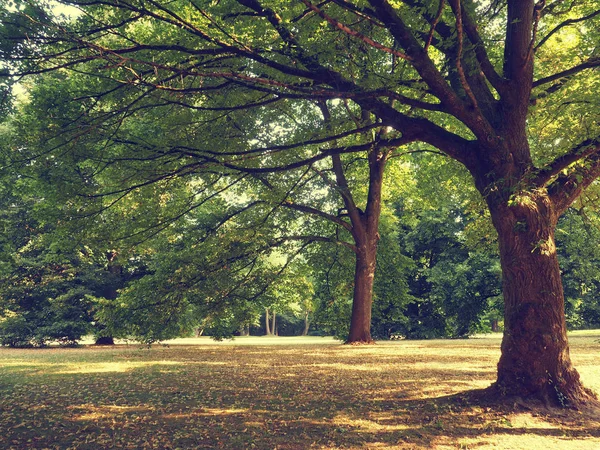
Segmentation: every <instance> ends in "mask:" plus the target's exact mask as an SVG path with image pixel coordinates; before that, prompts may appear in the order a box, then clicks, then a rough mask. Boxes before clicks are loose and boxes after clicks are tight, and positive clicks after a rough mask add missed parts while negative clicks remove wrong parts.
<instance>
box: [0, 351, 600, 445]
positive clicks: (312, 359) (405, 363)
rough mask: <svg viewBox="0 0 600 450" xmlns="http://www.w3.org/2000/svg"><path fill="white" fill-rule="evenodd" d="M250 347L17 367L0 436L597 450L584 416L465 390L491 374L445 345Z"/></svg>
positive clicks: (0, 411)
mask: <svg viewBox="0 0 600 450" xmlns="http://www.w3.org/2000/svg"><path fill="white" fill-rule="evenodd" d="M257 350H259V349H256V348H254V349H252V350H251V351H252V353H249V352H247V351H244V350H239V349H228V350H222V351H218V352H215V351H213V350H211V349H209V350H202V349H200V350H199V349H188V350H186V349H178V350H177V351H171V350H165V351H162V350H161V351H154V350H153V351H152V352H147V353H144V352H127V353H119V352H112V353H111V352H107V353H106V355H110V358H107V361H106V364H107V366H105V365H104V364H105V363H104V362H102V361H100V360H94V362H93V363H92V364H88V365H87V366H86V367H84V368H82V371H81V372H77V371H76V370H75V369H76V364H79V361H75V363H76V364H75V363H73V362H69V361H64V360H63V361H61V362H60V363H58V362H57V363H56V364H54V365H53V366H51V367H48V366H44V370H43V371H37V372H31V373H29V375H27V374H25V373H24V372H23V371H22V370H19V371H18V372H19V376H21V377H22V381H23V383H22V384H18V383H13V384H12V385H11V387H10V389H9V390H5V391H4V392H3V399H2V402H0V436H2V437H3V438H4V439H5V441H4V442H7V443H8V445H6V446H5V447H6V448H15V449H22V448H60V449H62V448H77V449H102V448H156V449H175V448H182V449H195V448H206V449H216V448H226V449H236V450H237V449H244V448H256V449H271V450H272V449H274V448H278V449H280V450H283V449H288V450H296V449H307V448H356V449H358V448H376V447H383V448H399V449H403V448H407V449H408V448H422V449H429V448H436V447H438V448H461V446H462V448H484V447H493V446H495V445H498V447H497V448H506V449H515V448H528V444H527V442H528V440H529V441H531V442H532V444H531V445H529V448H540V446H546V447H548V448H553V449H554V448H568V447H563V446H561V445H562V444H565V443H568V442H569V439H570V440H575V439H577V440H580V441H583V442H585V443H586V444H587V443H589V448H594V447H596V446H597V447H598V448H600V430H599V428H598V423H597V421H596V420H595V418H593V417H587V416H585V415H579V414H577V413H574V412H568V411H561V412H559V413H556V411H552V412H550V411H548V412H547V413H544V412H543V411H542V410H540V411H537V412H532V411H522V410H520V409H519V407H518V405H516V406H515V405H514V404H513V405H511V404H507V403H501V402H496V401H494V399H493V398H489V396H488V397H486V396H485V395H483V394H484V393H486V392H487V391H483V390H468V391H465V389H468V388H469V387H470V386H471V387H472V386H473V385H481V384H482V383H486V381H485V380H490V379H493V371H492V370H491V369H489V370H488V369H485V367H486V366H487V367H490V366H491V364H490V363H489V362H488V361H483V362H481V361H479V366H478V365H477V364H476V362H477V361H478V360H477V356H473V357H467V356H465V357H463V358H462V359H461V360H460V364H458V365H455V366H451V364H450V363H451V360H445V359H444V357H446V356H447V354H446V353H444V354H442V355H440V356H437V357H436V358H437V359H435V360H433V359H432V358H433V357H432V356H430V355H424V356H423V357H421V356H419V357H415V356H413V355H408V356H407V355H398V356H390V355H389V354H382V355H379V356H377V357H372V358H371V359H364V357H363V354H364V353H365V352H364V351H362V350H361V351H360V352H357V351H348V350H347V349H345V348H344V349H341V350H340V351H336V349H335V348H331V349H327V350H323V349H319V351H318V352H316V351H315V350H310V349H307V350H301V351H297V350H289V349H287V350H286V349H283V350H284V351H274V350H273V349H265V351H264V353H263V352H261V351H258V352H257ZM384 350H385V349H384ZM392 350H395V349H392ZM377 351H380V350H377ZM386 351H387V350H386ZM398 351H400V349H399V350H398ZM369 352H372V350H369ZM103 361H104V360H103ZM436 361H437V362H436ZM109 363H110V364H114V366H109V365H108V364H109ZM106 367H108V368H112V369H114V370H113V371H112V372H102V370H104V369H106ZM19 369H22V368H19ZM15 374H16V373H15ZM488 383H489V381H488ZM484 385H485V384H484ZM458 391H461V392H460V393H458V394H452V395H444V394H443V393H448V392H458ZM517 441H518V445H517V444H516V443H517ZM503 442H504V443H505V444H503V445H504V446H501V445H500V444H499V443H503ZM540 442H541V444H540Z"/></svg>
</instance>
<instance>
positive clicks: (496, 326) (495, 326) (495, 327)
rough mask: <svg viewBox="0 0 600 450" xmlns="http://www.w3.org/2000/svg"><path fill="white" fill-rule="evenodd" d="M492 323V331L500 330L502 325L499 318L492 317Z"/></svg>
mask: <svg viewBox="0 0 600 450" xmlns="http://www.w3.org/2000/svg"><path fill="white" fill-rule="evenodd" d="M490 325H491V327H492V331H493V332H494V333H496V332H498V331H500V325H499V324H498V319H492V320H491V321H490Z"/></svg>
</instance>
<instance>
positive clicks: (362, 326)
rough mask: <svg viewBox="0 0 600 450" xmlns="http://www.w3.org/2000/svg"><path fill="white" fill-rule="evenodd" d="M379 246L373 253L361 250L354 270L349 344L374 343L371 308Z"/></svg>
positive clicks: (372, 250)
mask: <svg viewBox="0 0 600 450" xmlns="http://www.w3.org/2000/svg"><path fill="white" fill-rule="evenodd" d="M376 246H377V244H376V243H375V246H374V248H373V249H371V251H369V250H366V249H364V248H363V249H359V251H358V253H357V255H356V266H355V270H354V298H353V300H352V318H351V320H350V332H349V334H348V340H347V341H346V342H347V343H349V344H352V343H367V344H368V343H372V342H373V339H372V338H371V307H372V304H373V280H374V278H375V255H376V248H377V247H376Z"/></svg>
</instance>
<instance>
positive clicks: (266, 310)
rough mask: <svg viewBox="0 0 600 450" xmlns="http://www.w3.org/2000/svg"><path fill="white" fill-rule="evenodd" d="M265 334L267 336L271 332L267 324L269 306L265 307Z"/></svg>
mask: <svg viewBox="0 0 600 450" xmlns="http://www.w3.org/2000/svg"><path fill="white" fill-rule="evenodd" d="M265 334H266V335H267V336H270V335H271V334H272V333H271V328H270V325H269V308H265Z"/></svg>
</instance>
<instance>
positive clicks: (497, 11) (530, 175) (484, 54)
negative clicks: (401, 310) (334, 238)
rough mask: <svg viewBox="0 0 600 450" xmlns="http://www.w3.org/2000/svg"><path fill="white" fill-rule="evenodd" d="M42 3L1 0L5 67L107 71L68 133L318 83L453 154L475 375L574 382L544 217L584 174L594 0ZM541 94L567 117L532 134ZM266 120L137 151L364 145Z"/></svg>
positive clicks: (278, 167) (598, 7) (592, 124)
mask: <svg viewBox="0 0 600 450" xmlns="http://www.w3.org/2000/svg"><path fill="white" fill-rule="evenodd" d="M58 3H63V4H65V5H69V6H70V7H76V8H78V9H77V10H78V11H81V12H83V13H81V12H79V13H78V14H79V18H78V20H72V21H70V22H69V21H68V20H66V19H65V18H64V17H63V18H58V19H56V18H55V19H52V12H51V11H43V10H42V4H41V2H40V3H39V4H37V3H31V4H30V3H28V4H27V5H28V6H27V7H24V8H25V9H26V11H23V12H22V13H21V11H12V10H11V11H8V10H7V11H6V12H4V13H3V14H4V18H3V30H4V31H3V37H4V41H5V42H6V43H7V44H6V45H4V46H3V47H2V49H1V51H2V55H3V56H5V58H6V59H9V58H10V60H11V61H12V64H16V63H19V62H20V63H22V64H21V68H20V69H18V72H19V73H20V74H26V73H30V74H34V73H41V72H46V71H52V70H76V71H79V72H84V73H87V74H89V76H90V77H91V78H90V79H93V78H94V77H95V76H98V77H101V78H102V79H104V80H111V81H110V82H108V83H104V84H103V85H102V88H101V91H98V92H96V93H94V94H91V93H90V94H89V95H87V96H83V97H81V98H79V99H78V102H77V101H76V102H75V103H76V104H77V105H79V107H80V108H81V110H80V112H81V114H80V116H81V118H82V119H83V121H80V122H79V126H80V127H82V128H80V130H83V129H85V130H86V131H80V135H82V136H83V135H84V134H85V133H89V131H90V130H91V129H92V128H93V129H97V128H98V127H99V126H100V124H105V125H104V126H105V127H106V124H107V123H109V122H110V123H112V124H113V125H114V126H118V124H119V123H120V121H121V120H123V118H125V117H127V116H129V115H131V114H134V113H135V112H138V111H140V110H141V109H143V108H149V107H152V105H153V106H155V107H156V106H157V105H161V104H163V105H164V104H168V105H174V106H177V107H181V108H188V109H191V110H198V109H202V110H210V111H213V112H216V111H218V112H219V114H222V115H226V116H228V117H229V118H230V119H232V118H233V117H234V116H235V113H236V112H239V111H245V112H248V111H251V110H253V111H257V110H260V111H266V110H269V111H271V112H272V113H271V116H270V118H271V119H274V118H276V117H277V114H276V113H273V111H278V112H279V113H280V114H279V117H281V118H283V117H284V116H285V115H286V114H287V113H289V112H290V111H295V112H298V111H301V110H302V109H304V110H306V108H307V104H309V103H310V104H313V102H314V101H315V100H331V99H336V101H338V102H343V101H348V102H349V103H352V104H354V105H358V107H359V108H361V109H362V110H363V111H366V112H368V113H369V114H370V116H371V120H372V122H373V123H374V124H376V125H377V126H383V127H388V128H387V129H388V131H389V133H388V134H387V135H385V136H384V137H383V138H382V139H381V140H380V142H379V143H378V145H379V146H381V147H382V148H383V147H386V148H389V147H394V146H400V145H404V144H410V143H414V142H421V143H424V144H426V145H428V146H430V147H433V148H436V149H438V150H439V151H441V152H443V153H445V154H446V155H448V156H449V157H451V158H454V159H456V160H457V161H459V162H460V163H462V164H463V165H464V166H465V167H466V168H467V169H468V171H469V172H470V173H471V175H472V177H473V180H474V183H475V185H476V187H477V189H478V191H479V192H480V193H481V195H482V196H483V197H484V199H485V201H486V203H487V207H488V208H489V211H490V214H491V218H492V222H493V224H494V227H495V229H496V230H497V232H498V240H499V250H500V258H501V264H502V272H503V289H504V300H505V335H504V339H503V342H502V356H501V359H500V362H499V364H498V379H497V381H496V383H495V384H494V387H493V389H494V390H495V392H499V393H501V394H504V395H511V396H518V397H520V398H524V399H529V398H532V399H537V400H541V401H543V402H545V403H547V404H557V405H572V406H578V405H581V404H583V403H585V402H586V401H588V400H590V399H591V398H592V394H591V393H590V392H589V391H588V390H586V389H585V388H584V387H583V386H582V384H581V382H580V380H579V375H578V374H577V372H576V370H575V369H574V368H573V367H572V364H571V361H570V358H569V351H568V343H567V337H566V327H565V316H564V299H563V289H562V285H561V280H560V270H559V266H558V260H557V256H556V248H555V243H554V230H555V227H556V224H557V221H558V218H559V217H560V215H561V214H562V213H563V212H564V211H565V210H566V209H567V208H568V206H569V205H570V204H571V203H572V202H573V201H574V200H575V199H576V198H577V197H578V196H579V195H580V194H581V192H582V191H583V190H584V189H585V188H586V187H587V186H589V185H590V184H591V183H592V182H593V181H594V180H595V179H596V178H597V177H598V175H599V174H600V137H599V132H598V108H597V104H596V103H597V99H596V98H595V97H594V96H593V95H594V93H595V92H597V90H598V86H599V76H598V72H597V70H596V68H597V67H599V66H600V59H599V58H598V54H597V42H598V34H597V32H596V30H597V29H598V26H597V24H598V22H597V21H598V17H600V2H599V1H598V0H592V1H586V2H579V1H569V2H564V1H559V0H556V1H550V2H546V1H544V0H540V1H538V2H537V3H536V2H535V1H534V0H507V1H498V2H484V1H475V0H448V1H445V0H440V1H437V0H436V1H425V0H402V1H399V2H394V3H392V2H389V1H388V0H367V1H361V2H356V3H354V2H350V1H347V0H333V1H331V2H326V3H320V4H315V3H312V2H311V1H310V0H302V1H301V2H300V1H299V2H297V3H294V4H292V5H290V4H289V3H282V2H277V1H273V2H269V3H267V2H261V1H260V0H229V1H221V2H213V3H208V2H194V1H185V0H181V1H175V2H171V3H169V4H163V3H160V2H153V1H150V2H141V1H136V0H118V1H117V0H103V1H95V0H73V1H68V2H67V1H65V2H58ZM74 15H75V14H73V16H74ZM150 27H151V28H152V31H151V32H150V31H148V32H144V30H149V29H150ZM499 42H500V43H501V44H503V45H499V44H498V43H499ZM561 42H562V45H563V46H565V47H566V50H564V51H563V50H562V49H561V47H560V45H559V43H561ZM569 43H571V44H569ZM569 46H571V47H569ZM575 50H576V51H575ZM90 89H93V88H91V87H90ZM115 93H116V94H115ZM107 98H110V99H111V101H110V102H106V99H107ZM100 105H102V106H101V107H100ZM284 105H285V106H284ZM552 108H554V109H555V111H558V112H559V113H560V112H561V111H565V110H568V111H570V115H576V116H577V117H578V118H579V122H577V123H571V124H570V129H569V135H568V136H567V135H563V136H561V137H560V138H556V136H553V139H552V140H548V137H549V135H550V133H548V131H547V128H545V127H543V126H541V125H542V124H541V122H540V120H542V119H540V120H538V119H539V118H540V117H543V116H544V114H545V112H546V111H547V110H549V109H552ZM555 116H556V113H555ZM334 120H335V119H334ZM259 123H261V124H265V123H266V122H265V121H264V120H263V121H261V122H257V121H256V119H253V125H254V126H257V124H259ZM554 123H558V122H556V121H555V122H554ZM82 124H84V125H82ZM245 125H246V126H250V125H251V124H249V122H248V121H247V122H246V124H245ZM213 126H214V124H213ZM240 128H241V129H243V126H242V127H240ZM229 129H231V127H229ZM270 131H271V132H267V133H266V134H265V135H264V136H263V137H262V138H261V139H256V140H254V141H246V142H245V143H244V144H243V145H242V146H240V147H237V148H236V145H237V144H240V141H239V140H236V139H234V138H232V136H233V135H232V134H229V135H225V136H223V135H222V136H221V137H220V140H221V141H227V140H228V139H227V138H228V137H229V138H231V139H229V149H228V150H223V149H221V150H222V151H219V149H217V150H215V149H214V148H211V146H206V145H204V146H200V145H194V146H190V148H186V147H185V146H181V145H178V146H172V147H169V146H165V148H166V150H165V151H164V152H163V153H164V154H163V156H161V157H156V159H155V160H154V162H155V163H157V162H158V161H159V160H160V159H161V158H163V157H165V158H173V157H174V156H177V157H179V158H182V159H181V160H182V161H187V163H185V164H183V163H182V164H180V165H179V166H177V167H176V168H175V169H174V170H175V173H182V172H183V171H185V170H190V169H191V168H192V167H193V168H197V167H199V166H210V165H212V166H213V167H214V166H215V165H219V166H221V167H225V168H227V169H230V170H240V171H245V172H247V173H253V174H254V175H259V174H264V173H273V172H277V171H284V170H290V169H294V168H297V167H299V166H301V165H306V164H315V163H317V162H318V161H321V160H324V159H326V158H330V157H331V156H332V155H336V154H344V153H351V152H355V151H359V150H360V151H364V150H367V149H366V148H365V147H364V146H361V145H358V144H352V145H349V144H348V143H346V142H343V143H340V144H339V145H329V146H327V148H323V147H322V145H323V144H324V143H325V142H329V143H335V142H336V141H339V139H340V137H347V136H348V133H356V130H354V131H352V132H350V131H349V130H348V128H341V129H340V128H338V127H335V126H334V127H329V131H328V130H320V131H321V133H318V134H316V135H315V134H312V135H310V134H309V135H308V136H309V137H308V138H306V135H305V137H304V138H303V139H298V138H299V137H300V136H299V135H298V134H297V133H288V134H286V132H285V131H286V130H285V129H284V128H280V129H277V128H270ZM565 131H566V130H565ZM205 137H206V135H205ZM286 137H288V139H285V138H286ZM190 139H192V140H193V138H192V137H191V136H190ZM215 142H219V139H215V141H213V142H211V143H212V144H214V143H215ZM196 144H197V142H196ZM217 147H219V146H218V145H217ZM369 148H372V143H369ZM300 149H302V150H300ZM367 151H369V158H373V165H374V167H378V166H382V165H383V164H382V163H381V160H380V159H379V157H378V156H377V155H378V152H376V151H372V150H367ZM274 154H285V155H286V158H287V160H286V158H284V159H282V160H279V162H275V161H274V160H273V155H274ZM186 158H189V159H186ZM282 161H285V162H284V163H282ZM371 182H377V180H371ZM364 220H365V216H362V217H361V222H362V221H364ZM365 251H369V246H368V245H367V246H366V247H365ZM357 287H358V286H357ZM362 288H363V289H368V286H367V285H364V286H363V287H362Z"/></svg>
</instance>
